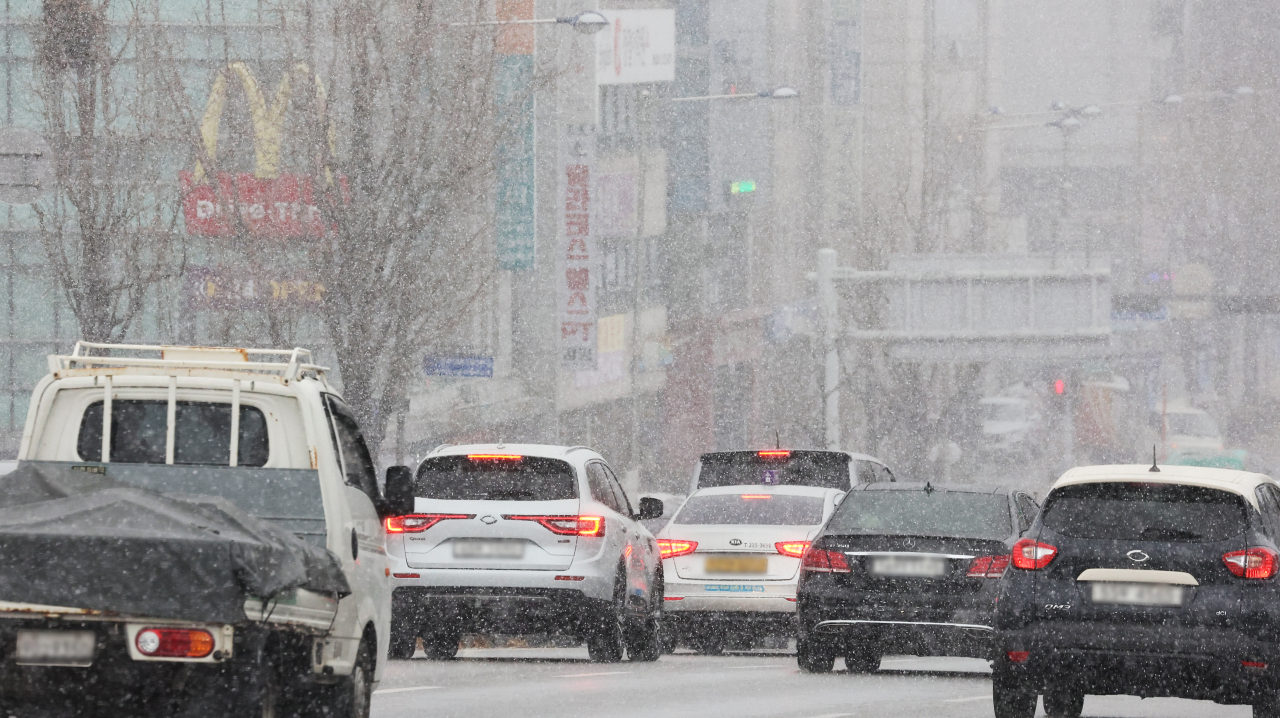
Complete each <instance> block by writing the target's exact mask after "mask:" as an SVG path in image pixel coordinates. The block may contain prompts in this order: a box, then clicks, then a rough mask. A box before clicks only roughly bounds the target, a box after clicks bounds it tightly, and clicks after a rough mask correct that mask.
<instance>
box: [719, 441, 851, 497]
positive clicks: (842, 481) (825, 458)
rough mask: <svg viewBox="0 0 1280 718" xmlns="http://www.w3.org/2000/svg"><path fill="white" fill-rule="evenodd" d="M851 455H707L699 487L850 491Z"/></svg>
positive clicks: (809, 453)
mask: <svg viewBox="0 0 1280 718" xmlns="http://www.w3.org/2000/svg"><path fill="white" fill-rule="evenodd" d="M851 483H852V482H851V481H850V480H849V456H848V455H847V454H840V453H836V452H831V451H792V452H790V455H789V456H787V457H786V458H762V457H761V456H760V455H759V454H758V453H756V452H754V451H730V452H724V453H719V454H703V455H702V468H701V470H700V471H699V472H698V488H700V489H706V488H712V487H717V486H742V485H751V484H757V485H759V484H763V485H766V486H772V485H781V486H818V487H821V488H824V489H840V490H841V491H848V490H849V486H850V484H851Z"/></svg>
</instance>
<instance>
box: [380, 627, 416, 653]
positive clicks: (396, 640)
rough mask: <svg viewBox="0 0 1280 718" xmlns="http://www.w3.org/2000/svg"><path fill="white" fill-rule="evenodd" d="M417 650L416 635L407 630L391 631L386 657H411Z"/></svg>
mask: <svg viewBox="0 0 1280 718" xmlns="http://www.w3.org/2000/svg"><path fill="white" fill-rule="evenodd" d="M417 650H418V637H417V636H415V635H414V634H412V633H410V632H408V631H396V630H393V631H391V643H390V645H388V646H387V657H388V658H393V659H396V660H405V659H406V658H413V654H414V652H415V651H417Z"/></svg>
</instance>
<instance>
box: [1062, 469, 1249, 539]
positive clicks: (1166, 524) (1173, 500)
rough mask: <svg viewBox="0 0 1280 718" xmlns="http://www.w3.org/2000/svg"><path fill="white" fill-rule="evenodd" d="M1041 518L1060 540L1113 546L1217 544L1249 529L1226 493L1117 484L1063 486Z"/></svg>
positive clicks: (1238, 502) (1237, 501) (1239, 503)
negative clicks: (1107, 541) (1102, 541)
mask: <svg viewBox="0 0 1280 718" xmlns="http://www.w3.org/2000/svg"><path fill="white" fill-rule="evenodd" d="M1043 515H1044V519H1043V520H1044V525H1045V526H1046V527H1047V528H1049V529H1052V530H1053V531H1056V532H1058V533H1060V534H1063V535H1064V536H1071V537H1074V538H1093V539H1112V540H1117V541H1143V540H1146V541H1222V540H1224V539H1228V538H1231V537H1233V536H1239V535H1240V534H1241V533H1244V530H1245V528H1246V527H1247V526H1248V523H1249V520H1248V515H1247V514H1246V513H1245V505H1244V499H1243V498H1241V497H1240V496H1238V495H1236V494H1233V493H1230V492H1227V491H1220V490H1218V489H1207V488H1202V487H1199V486H1179V485H1171V484H1154V483H1135V482H1119V481H1116V482H1106V483H1098V484H1076V485H1073V486H1063V487H1062V488H1060V489H1057V490H1055V491H1054V492H1053V493H1051V494H1049V497H1048V499H1046V500H1045V505H1044V513H1043Z"/></svg>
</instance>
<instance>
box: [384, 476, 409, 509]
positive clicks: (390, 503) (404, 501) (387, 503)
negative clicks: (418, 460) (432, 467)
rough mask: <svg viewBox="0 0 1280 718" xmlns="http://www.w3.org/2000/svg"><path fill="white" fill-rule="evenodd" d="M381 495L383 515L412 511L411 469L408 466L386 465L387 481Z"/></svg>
mask: <svg viewBox="0 0 1280 718" xmlns="http://www.w3.org/2000/svg"><path fill="white" fill-rule="evenodd" d="M382 495H383V500H382V513H383V515H384V516H403V515H405V514H411V513H413V469H410V468H409V467H408V466H388V467H387V483H386V486H385V487H384V488H383V490H382Z"/></svg>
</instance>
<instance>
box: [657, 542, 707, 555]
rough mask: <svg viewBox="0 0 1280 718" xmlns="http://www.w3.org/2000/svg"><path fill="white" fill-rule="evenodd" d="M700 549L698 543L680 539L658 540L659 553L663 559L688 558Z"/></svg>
mask: <svg viewBox="0 0 1280 718" xmlns="http://www.w3.org/2000/svg"><path fill="white" fill-rule="evenodd" d="M697 549H698V542H697V541H681V540H679V539H658V551H659V552H660V553H661V554H662V557H663V558H675V557H676V556H688V555H689V554H691V553H693V552H694V551H696V550H697Z"/></svg>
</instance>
